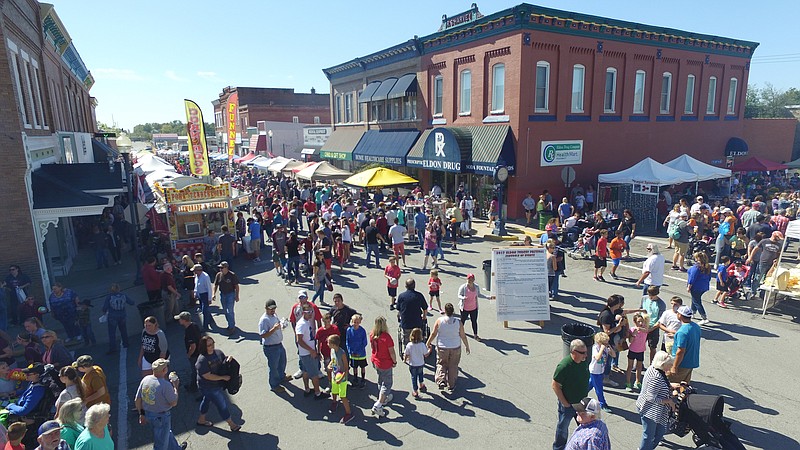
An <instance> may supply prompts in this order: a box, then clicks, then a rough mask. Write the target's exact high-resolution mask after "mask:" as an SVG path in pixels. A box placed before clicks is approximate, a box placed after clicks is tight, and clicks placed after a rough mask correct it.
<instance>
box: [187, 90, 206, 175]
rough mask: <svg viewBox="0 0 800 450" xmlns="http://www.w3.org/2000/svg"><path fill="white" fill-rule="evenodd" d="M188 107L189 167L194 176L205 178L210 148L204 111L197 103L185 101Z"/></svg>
mask: <svg viewBox="0 0 800 450" xmlns="http://www.w3.org/2000/svg"><path fill="white" fill-rule="evenodd" d="M184 104H185V106H186V122H187V124H186V130H187V131H188V134H189V166H190V170H191V172H192V175H198V176H205V175H208V174H209V171H208V146H207V145H206V131H205V125H204V124H203V111H201V110H200V107H199V106H197V103H195V102H193V101H191V100H184Z"/></svg>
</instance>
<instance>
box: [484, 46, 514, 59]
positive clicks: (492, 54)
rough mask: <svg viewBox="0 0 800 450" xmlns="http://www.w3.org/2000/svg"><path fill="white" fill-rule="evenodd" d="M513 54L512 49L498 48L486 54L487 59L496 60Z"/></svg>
mask: <svg viewBox="0 0 800 450" xmlns="http://www.w3.org/2000/svg"><path fill="white" fill-rule="evenodd" d="M510 54H511V47H503V48H496V49H493V50H489V51H487V52H486V58H496V57H498V56H505V55H510Z"/></svg>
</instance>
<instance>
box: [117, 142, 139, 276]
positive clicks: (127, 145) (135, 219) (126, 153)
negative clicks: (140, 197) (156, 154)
mask: <svg viewBox="0 0 800 450" xmlns="http://www.w3.org/2000/svg"><path fill="white" fill-rule="evenodd" d="M117 149H118V150H119V153H120V154H121V155H122V158H123V159H124V160H125V182H126V184H127V187H128V206H129V207H130V208H131V222H132V223H133V229H134V234H133V241H132V242H133V251H134V255H135V258H136V278H135V279H134V281H133V284H137V285H138V284H142V273H141V272H142V265H141V264H142V262H141V258H140V256H139V242H138V241H139V214H138V212H137V210H136V197H134V195H133V188H134V184H133V176H134V174H133V166H132V165H131V150H132V149H133V142H131V139H130V138H129V137H128V135H127V134H125V133H120V135H119V137H118V138H117Z"/></svg>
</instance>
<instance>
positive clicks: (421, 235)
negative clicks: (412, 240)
mask: <svg viewBox="0 0 800 450" xmlns="http://www.w3.org/2000/svg"><path fill="white" fill-rule="evenodd" d="M417 241H419V248H425V228H424V227H423V229H421V230H420V229H419V228H417Z"/></svg>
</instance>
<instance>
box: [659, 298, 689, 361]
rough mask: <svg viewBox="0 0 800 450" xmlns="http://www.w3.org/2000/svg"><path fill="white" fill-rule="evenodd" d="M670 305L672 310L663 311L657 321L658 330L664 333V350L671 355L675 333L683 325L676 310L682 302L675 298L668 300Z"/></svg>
mask: <svg viewBox="0 0 800 450" xmlns="http://www.w3.org/2000/svg"><path fill="white" fill-rule="evenodd" d="M670 304H671V305H672V309H668V310H666V311H664V314H661V318H659V319H658V328H659V329H661V331H663V332H664V350H665V351H666V352H667V353H672V344H673V342H674V339H675V332H677V331H678V328H680V327H681V325H683V323H682V322H681V319H679V318H678V308H680V307H681V306H682V305H683V300H682V299H681V298H680V297H678V296H675V297H672V299H671V300H670Z"/></svg>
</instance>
